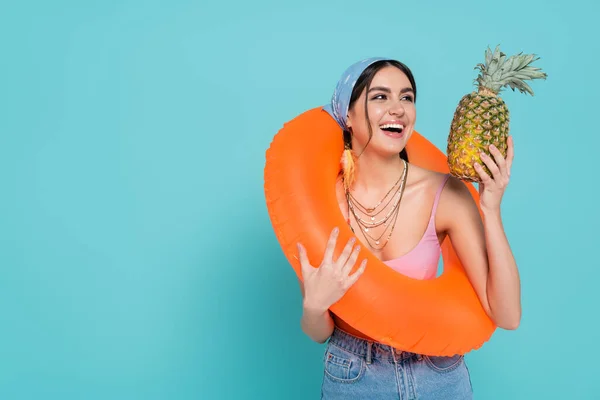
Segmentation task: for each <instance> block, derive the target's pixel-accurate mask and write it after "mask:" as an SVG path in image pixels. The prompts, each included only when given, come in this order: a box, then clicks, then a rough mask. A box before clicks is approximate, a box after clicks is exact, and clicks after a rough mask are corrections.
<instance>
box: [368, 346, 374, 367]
mask: <svg viewBox="0 0 600 400" xmlns="http://www.w3.org/2000/svg"><path fill="white" fill-rule="evenodd" d="M372 347H373V343H372V342H367V364H371V348H372Z"/></svg>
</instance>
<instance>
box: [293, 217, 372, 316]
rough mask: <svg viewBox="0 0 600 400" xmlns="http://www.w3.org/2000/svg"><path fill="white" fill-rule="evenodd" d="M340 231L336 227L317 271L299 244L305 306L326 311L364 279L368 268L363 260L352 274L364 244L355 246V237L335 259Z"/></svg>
mask: <svg viewBox="0 0 600 400" xmlns="http://www.w3.org/2000/svg"><path fill="white" fill-rule="evenodd" d="M338 234H339V230H338V229H337V228H335V229H334V230H333V231H332V232H331V234H330V236H329V240H328V242H327V247H326V249H325V255H324V256H323V261H322V262H321V265H320V266H319V267H318V268H314V267H313V266H312V265H311V264H310V262H309V261H308V256H307V254H306V249H305V248H304V246H302V245H301V244H300V243H298V251H299V256H300V265H301V271H302V278H303V281H304V282H303V283H304V306H305V307H306V308H309V309H313V310H321V311H325V310H327V309H329V307H331V306H332V305H333V304H335V303H336V302H337V301H338V300H339V299H341V298H342V296H343V295H344V294H345V293H346V292H347V291H348V289H350V287H351V286H352V285H353V284H354V283H355V282H356V281H357V280H358V278H360V276H361V275H362V274H363V272H364V271H365V268H366V266H367V260H366V259H365V260H363V261H362V263H361V264H360V267H359V268H358V270H356V272H354V273H353V274H352V275H349V274H350V271H352V268H353V267H354V264H355V263H356V259H357V258H358V253H359V251H360V245H358V246H356V247H354V248H353V246H354V242H355V239H354V237H352V238H351V239H350V240H349V241H348V243H347V244H346V246H345V247H344V250H343V251H342V253H341V254H340V256H339V257H338V259H337V260H335V261H334V260H333V253H334V250H335V245H336V242H337V238H338Z"/></svg>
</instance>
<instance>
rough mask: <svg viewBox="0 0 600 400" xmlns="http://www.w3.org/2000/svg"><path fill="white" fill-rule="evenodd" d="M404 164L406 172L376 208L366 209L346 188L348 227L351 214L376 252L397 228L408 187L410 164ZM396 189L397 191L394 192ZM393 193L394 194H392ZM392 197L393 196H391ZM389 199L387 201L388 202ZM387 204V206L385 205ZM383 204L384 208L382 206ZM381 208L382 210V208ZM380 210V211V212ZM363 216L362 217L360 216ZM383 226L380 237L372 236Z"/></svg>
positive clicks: (403, 172)
mask: <svg viewBox="0 0 600 400" xmlns="http://www.w3.org/2000/svg"><path fill="white" fill-rule="evenodd" d="M402 162H403V163H404V170H403V171H402V175H401V176H400V178H398V180H397V181H396V183H394V186H392V188H391V189H390V190H389V191H388V192H387V193H386V195H385V196H383V198H382V199H381V200H380V201H379V203H377V204H376V205H375V206H374V207H365V206H364V205H362V204H361V203H360V202H359V201H358V200H357V199H356V198H355V197H354V196H353V195H352V193H350V188H349V187H346V202H347V204H348V221H347V222H348V225H350V214H352V215H353V216H354V219H355V221H356V223H357V224H358V226H359V228H360V229H361V231H362V233H363V236H364V238H365V240H366V242H367V244H368V245H369V246H370V247H371V248H373V249H376V250H381V249H383V248H384V247H385V246H386V245H387V243H388V242H389V240H390V237H391V236H392V232H394V227H395V226H396V219H397V218H398V210H400V200H402V195H403V194H404V188H405V186H406V176H407V175H408V163H407V162H406V161H405V160H403V159H402ZM394 189H395V190H394ZM392 193H393V194H392ZM390 195H391V196H390ZM386 199H387V200H386ZM392 200H393V201H394V203H393V205H392V207H391V209H390V210H389V211H388V212H387V214H385V216H383V217H380V218H378V215H379V214H381V213H382V212H383V211H384V210H385V209H386V208H387V206H388V205H389V204H390V203H391V202H392ZM384 202H385V204H383V203H384ZM382 204H383V206H382ZM380 206H381V208H380ZM378 209H379V210H378ZM359 214H361V215H362V216H361V215H359ZM381 225H384V229H383V231H382V232H381V234H380V235H372V230H373V229H374V228H377V227H379V226H381ZM350 228H351V229H352V232H354V228H352V225H350ZM388 230H389V233H388V235H387V238H386V239H385V240H384V241H383V244H382V240H381V238H383V237H384V236H385V234H386V232H388Z"/></svg>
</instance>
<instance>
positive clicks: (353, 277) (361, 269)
mask: <svg viewBox="0 0 600 400" xmlns="http://www.w3.org/2000/svg"><path fill="white" fill-rule="evenodd" d="M365 268H367V260H366V259H364V260H363V261H362V262H361V263H360V267H358V269H357V270H356V272H355V273H353V274H352V275H350V276H349V277H348V280H347V281H346V282H347V288H350V286H352V285H354V284H355V283H356V281H357V280H358V278H360V276H361V275H362V274H363V272H365Z"/></svg>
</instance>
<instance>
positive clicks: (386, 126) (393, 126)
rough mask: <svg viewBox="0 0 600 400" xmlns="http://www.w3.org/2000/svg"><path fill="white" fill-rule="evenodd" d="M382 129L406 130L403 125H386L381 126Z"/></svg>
mask: <svg viewBox="0 0 600 400" xmlns="http://www.w3.org/2000/svg"><path fill="white" fill-rule="evenodd" d="M380 128H381V129H389V128H396V129H404V125H401V124H385V125H381V126H380Z"/></svg>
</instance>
